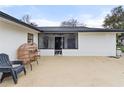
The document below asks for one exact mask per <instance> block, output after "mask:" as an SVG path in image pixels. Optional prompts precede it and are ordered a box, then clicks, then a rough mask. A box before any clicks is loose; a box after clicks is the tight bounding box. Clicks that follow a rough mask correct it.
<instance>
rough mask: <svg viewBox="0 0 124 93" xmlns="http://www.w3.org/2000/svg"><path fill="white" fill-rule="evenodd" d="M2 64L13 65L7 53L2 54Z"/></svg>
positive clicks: (0, 61)
mask: <svg viewBox="0 0 124 93" xmlns="http://www.w3.org/2000/svg"><path fill="white" fill-rule="evenodd" d="M0 65H1V66H12V64H11V63H10V60H9V56H8V55H7V54H4V53H2V54H0Z"/></svg>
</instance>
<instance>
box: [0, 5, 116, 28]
mask: <svg viewBox="0 0 124 93" xmlns="http://www.w3.org/2000/svg"><path fill="white" fill-rule="evenodd" d="M114 7H117V6H115V5H15V6H10V5H9V6H3V5H1V6H0V11H3V12H5V13H7V14H9V15H11V16H14V17H16V18H18V19H21V18H22V16H23V15H25V14H29V15H30V16H31V19H32V20H31V21H32V22H35V23H36V24H38V26H60V24H61V22H62V21H65V20H68V19H70V18H74V19H77V20H78V21H79V22H80V23H84V24H86V26H87V27H102V24H103V20H104V18H105V16H106V15H107V14H108V13H110V11H111V10H112V9H113V8H114Z"/></svg>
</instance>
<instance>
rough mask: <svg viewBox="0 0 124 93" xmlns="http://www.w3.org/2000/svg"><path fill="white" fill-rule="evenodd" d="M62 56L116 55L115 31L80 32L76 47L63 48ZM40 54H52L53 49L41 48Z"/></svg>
mask: <svg viewBox="0 0 124 93" xmlns="http://www.w3.org/2000/svg"><path fill="white" fill-rule="evenodd" d="M62 54H63V56H116V33H112V32H80V33H78V49H63V50H62ZM41 55H42V56H54V50H52V49H50V50H47V49H41Z"/></svg>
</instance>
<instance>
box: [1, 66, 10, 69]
mask: <svg viewBox="0 0 124 93" xmlns="http://www.w3.org/2000/svg"><path fill="white" fill-rule="evenodd" d="M7 68H12V67H11V66H0V69H7Z"/></svg>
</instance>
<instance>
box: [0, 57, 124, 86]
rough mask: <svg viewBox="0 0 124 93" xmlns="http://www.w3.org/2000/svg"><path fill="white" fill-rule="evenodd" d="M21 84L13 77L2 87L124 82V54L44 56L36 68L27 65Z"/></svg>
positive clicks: (109, 84)
mask: <svg viewBox="0 0 124 93" xmlns="http://www.w3.org/2000/svg"><path fill="white" fill-rule="evenodd" d="M26 69H27V75H26V76H25V75H24V74H23V73H21V74H20V75H19V76H18V77H19V80H18V84H16V85H15V84H14V83H13V80H12V78H11V77H9V78H6V79H5V80H4V81H3V82H2V84H0V87H46V86H47V87H71V86H72V87H73V86H74V87H87V86H89V87H94V86H97V87H101V86H102V87H111V86H124V57H121V58H120V59H116V58H110V57H62V56H55V57H41V59H40V60H39V65H37V64H36V63H33V71H30V68H29V66H26Z"/></svg>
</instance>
